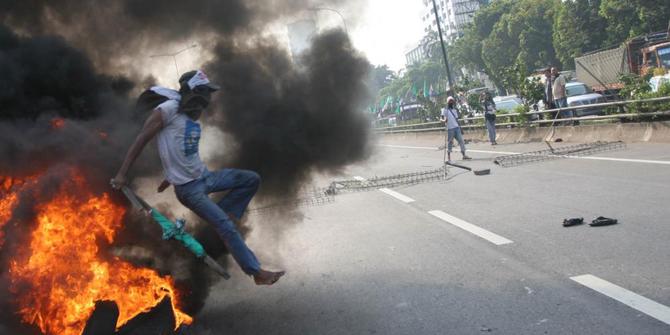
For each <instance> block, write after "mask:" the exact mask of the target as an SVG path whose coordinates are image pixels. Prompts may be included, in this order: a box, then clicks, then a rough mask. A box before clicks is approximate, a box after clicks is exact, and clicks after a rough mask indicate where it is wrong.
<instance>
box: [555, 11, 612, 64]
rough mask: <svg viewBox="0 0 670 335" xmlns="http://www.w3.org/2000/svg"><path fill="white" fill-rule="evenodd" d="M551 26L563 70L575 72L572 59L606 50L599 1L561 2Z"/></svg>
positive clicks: (605, 36) (605, 29)
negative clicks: (603, 48)
mask: <svg viewBox="0 0 670 335" xmlns="http://www.w3.org/2000/svg"><path fill="white" fill-rule="evenodd" d="M556 11H557V12H556V16H555V17H554V24H553V40H554V43H553V44H554V49H555V50H556V56H557V58H558V59H559V60H560V61H561V64H562V65H563V68H564V69H565V68H570V69H572V68H574V58H575V57H579V56H581V55H582V54H583V53H584V52H586V51H591V50H597V49H600V48H602V47H605V46H607V45H605V42H606V40H607V36H608V33H607V22H606V21H605V19H604V18H603V17H602V16H600V14H599V11H600V0H572V1H563V2H561V3H560V4H558V5H557V9H556Z"/></svg>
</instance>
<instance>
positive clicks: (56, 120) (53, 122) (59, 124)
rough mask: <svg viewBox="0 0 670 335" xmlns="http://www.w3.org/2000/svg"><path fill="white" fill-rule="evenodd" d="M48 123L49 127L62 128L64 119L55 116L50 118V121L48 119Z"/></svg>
mask: <svg viewBox="0 0 670 335" xmlns="http://www.w3.org/2000/svg"><path fill="white" fill-rule="evenodd" d="M49 123H50V124H51V129H55V130H56V129H62V128H63V127H64V126H65V119H63V118H59V117H55V118H53V119H51V121H49Z"/></svg>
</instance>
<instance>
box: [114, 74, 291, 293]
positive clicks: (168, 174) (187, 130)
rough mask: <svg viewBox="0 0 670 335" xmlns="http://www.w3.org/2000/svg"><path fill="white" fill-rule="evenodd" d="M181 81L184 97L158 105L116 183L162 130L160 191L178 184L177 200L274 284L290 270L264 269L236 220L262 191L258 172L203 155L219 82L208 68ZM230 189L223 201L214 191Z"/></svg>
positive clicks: (253, 272)
mask: <svg viewBox="0 0 670 335" xmlns="http://www.w3.org/2000/svg"><path fill="white" fill-rule="evenodd" d="M179 84H180V89H179V95H180V96H178V97H175V99H171V100H167V101H165V102H163V103H162V104H160V105H158V107H156V108H155V109H154V110H153V112H152V113H151V115H150V116H149V118H148V119H147V120H146V122H145V123H144V127H143V128H142V131H141V132H140V134H139V135H137V138H136V139H135V142H134V143H133V144H132V145H131V146H130V149H129V150H128V153H127V154H126V158H125V159H124V161H123V164H122V165H121V168H120V169H119V172H118V173H117V174H116V177H114V179H112V185H114V186H115V187H121V186H123V185H125V184H126V183H127V178H126V175H127V173H128V170H130V167H131V166H132V165H133V163H134V162H135V160H136V159H137V157H139V155H140V154H141V153H142V150H143V149H144V147H145V146H146V145H147V143H149V142H150V141H151V140H152V139H153V138H154V137H156V135H158V140H157V142H158V152H159V154H160V158H161V163H162V165H163V172H164V174H165V179H166V181H164V182H163V184H161V186H159V192H160V191H162V190H163V189H165V188H166V187H168V186H169V185H170V184H172V185H174V189H175V194H176V196H177V199H179V201H180V202H181V203H182V204H183V205H184V206H186V207H188V208H189V209H190V210H192V211H193V212H195V213H196V214H198V216H200V217H201V218H203V219H204V220H205V221H207V222H209V223H210V224H212V225H214V228H215V229H216V231H217V233H218V234H219V236H220V237H221V239H222V240H223V242H224V244H225V245H226V248H227V249H228V251H230V253H231V255H232V256H233V258H234V259H235V261H236V262H237V264H239V266H240V267H241V268H242V271H244V273H246V274H248V275H250V276H252V277H253V278H254V281H255V282H256V284H257V285H272V284H274V283H275V282H277V280H279V278H280V277H281V276H283V275H284V272H283V271H280V272H271V271H266V270H263V269H262V268H261V265H260V263H259V262H258V260H257V259H256V256H255V255H254V253H253V252H252V251H251V249H249V247H247V245H246V243H245V242H244V240H243V239H242V236H241V235H240V233H239V232H238V231H237V229H236V228H235V225H234V223H233V220H239V219H241V218H242V215H243V214H244V211H245V210H246V208H247V205H248V204H249V202H250V201H251V198H252V197H253V196H254V194H255V193H256V190H258V185H259V183H260V178H259V176H258V174H257V173H255V172H253V171H247V170H238V169H223V170H219V171H214V172H210V171H209V170H207V168H206V167H205V164H204V163H203V162H202V161H201V160H200V154H199V152H198V148H199V143H200V132H201V131H200V123H199V122H198V119H199V118H200V116H201V115H202V112H203V111H204V110H205V108H207V106H208V105H209V102H210V97H211V94H212V92H214V91H216V90H218V89H219V87H218V86H216V85H213V84H211V83H210V82H209V79H208V78H207V76H206V75H205V73H203V72H202V71H190V72H187V73H184V74H183V75H182V76H181V78H180V79H179ZM225 190H228V191H229V192H228V194H227V195H226V196H225V197H224V198H223V199H221V201H219V202H218V203H215V202H213V201H212V200H211V199H210V198H209V196H208V194H210V193H213V192H221V191H225Z"/></svg>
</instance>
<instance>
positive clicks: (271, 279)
mask: <svg viewBox="0 0 670 335" xmlns="http://www.w3.org/2000/svg"><path fill="white" fill-rule="evenodd" d="M284 274H286V272H284V271H279V272H272V271H265V270H263V269H261V270H260V271H258V273H257V274H255V275H254V282H256V285H272V284H274V283H276V282H277V280H279V278H281V276H283V275H284Z"/></svg>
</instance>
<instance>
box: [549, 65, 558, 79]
mask: <svg viewBox="0 0 670 335" xmlns="http://www.w3.org/2000/svg"><path fill="white" fill-rule="evenodd" d="M551 75H553V76H554V77H555V76H558V68H557V67H552V68H551Z"/></svg>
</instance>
